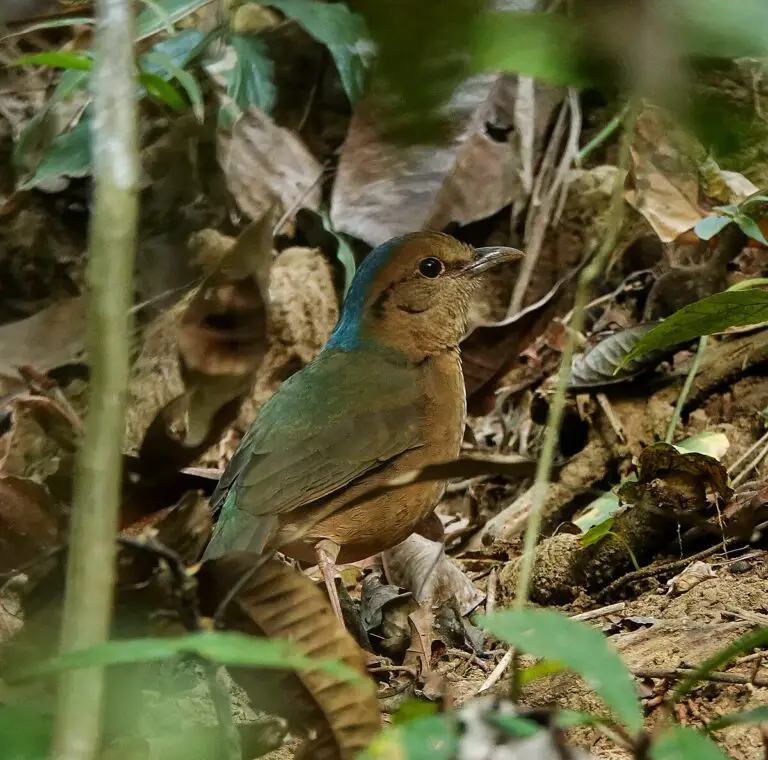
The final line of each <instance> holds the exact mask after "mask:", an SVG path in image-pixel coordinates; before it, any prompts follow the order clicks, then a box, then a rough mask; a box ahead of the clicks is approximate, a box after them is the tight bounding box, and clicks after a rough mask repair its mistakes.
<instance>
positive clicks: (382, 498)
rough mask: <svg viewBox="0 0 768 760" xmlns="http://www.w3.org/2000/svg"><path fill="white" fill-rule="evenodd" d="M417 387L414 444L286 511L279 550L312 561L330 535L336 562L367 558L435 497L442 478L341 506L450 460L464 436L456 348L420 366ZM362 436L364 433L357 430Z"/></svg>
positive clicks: (404, 532)
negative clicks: (295, 538)
mask: <svg viewBox="0 0 768 760" xmlns="http://www.w3.org/2000/svg"><path fill="white" fill-rule="evenodd" d="M417 381H418V382H420V384H421V386H422V389H423V398H424V404H423V407H422V410H423V411H422V419H421V420H420V425H421V426H422V430H421V436H420V437H421V440H422V441H423V442H424V443H423V445H422V446H419V447H418V448H413V449H409V450H408V451H405V452H403V453H402V454H400V455H399V456H397V457H395V458H394V459H392V460H390V461H389V462H388V463H386V464H385V465H383V466H382V467H381V468H379V469H378V470H376V471H374V472H370V473H368V474H366V475H365V476H364V477H363V478H361V479H360V480H359V481H356V482H355V483H353V484H351V485H350V486H349V487H347V488H345V489H344V490H343V491H342V492H340V493H338V494H335V495H334V496H333V497H331V498H330V499H326V500H323V501H322V502H319V503H317V504H316V505H314V506H313V507H312V508H310V509H309V510H306V511H302V515H301V519H300V520H299V519H296V522H295V524H293V520H294V519H295V518H298V517H299V516H298V515H293V514H291V513H288V514H286V515H285V517H284V519H283V522H282V531H283V535H284V536H285V538H286V539H287V541H286V542H285V543H284V546H283V551H284V552H285V553H286V554H289V555H290V556H293V557H296V558H297V559H301V560H304V561H312V560H313V557H314V548H313V547H314V545H315V543H316V542H317V541H319V540H320V539H323V538H325V539H330V540H331V541H333V542H334V543H336V544H338V545H339V546H340V547H341V552H340V554H339V557H338V561H339V562H341V563H345V562H355V561H357V560H360V559H364V558H365V557H370V556H372V555H373V554H376V553H378V552H381V551H386V550H387V549H389V548H391V547H392V546H394V545H396V544H398V543H400V542H401V541H404V540H405V539H406V538H407V537H408V536H409V535H410V534H411V533H412V532H413V530H414V528H415V527H416V526H417V525H418V524H419V523H420V522H421V521H422V520H423V519H424V518H425V517H426V516H428V515H429V514H430V513H431V512H432V510H434V508H435V506H437V503H438V501H439V500H440V498H441V496H442V494H443V491H444V489H445V485H444V483H442V482H430V483H418V482H417V483H412V484H411V485H409V486H406V487H404V488H398V489H393V490H390V491H387V492H385V493H383V494H381V495H379V496H376V497H375V498H373V499H370V500H367V501H364V502H362V503H360V504H354V505H352V506H348V507H347V506H345V504H346V503H349V502H352V501H354V500H355V499H357V498H358V497H359V496H360V495H361V494H363V493H364V492H365V491H368V490H370V489H373V488H376V487H377V486H382V485H385V484H386V483H388V482H389V481H391V480H392V479H393V478H397V477H399V476H401V475H404V474H405V473H408V472H412V471H413V470H417V469H420V468H422V467H424V466H426V465H428V464H434V463H437V462H444V461H447V460H451V459H455V458H456V457H457V456H458V454H459V449H460V446H461V440H462V437H463V434H464V419H465V416H466V400H465V396H464V380H463V376H462V373H461V360H460V358H459V355H458V352H456V353H453V352H452V353H450V354H441V355H440V356H439V357H436V358H435V359H433V360H430V361H428V362H425V364H424V365H422V373H421V376H420V377H419V378H418V380H417ZM360 435H361V436H364V435H365V431H364V430H361V431H360ZM329 507H330V509H331V512H332V513H331V514H330V516H328V517H325V518H324V519H321V520H319V521H318V522H317V523H316V524H315V525H313V527H312V528H311V529H310V530H309V532H306V526H307V523H308V522H309V523H311V522H312V521H313V514H312V513H315V514H319V513H320V511H321V510H328V508H329ZM297 530H304V531H305V532H304V535H303V537H302V539H301V541H300V542H292V541H291V540H290V538H289V536H290V535H291V533H292V532H294V531H297Z"/></svg>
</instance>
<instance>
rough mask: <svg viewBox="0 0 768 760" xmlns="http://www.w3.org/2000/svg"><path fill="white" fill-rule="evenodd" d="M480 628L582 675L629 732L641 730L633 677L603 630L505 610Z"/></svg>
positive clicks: (556, 616) (549, 613)
mask: <svg viewBox="0 0 768 760" xmlns="http://www.w3.org/2000/svg"><path fill="white" fill-rule="evenodd" d="M479 625H482V626H483V627H484V628H485V629H486V630H487V631H489V632H490V633H491V634H493V635H494V636H496V637H498V638H500V639H503V640H504V641H506V642H508V643H510V644H512V645H513V646H515V647H516V648H518V649H519V650H520V651H521V652H526V653H528V654H532V655H534V656H536V657H545V658H547V659H550V660H557V661H559V662H562V663H563V665H565V666H566V667H567V668H569V669H570V670H573V671H575V672H576V673H578V674H579V675H581V676H582V677H583V678H584V680H585V681H586V682H587V684H588V685H589V686H590V687H591V688H592V689H594V690H595V691H596V692H597V693H598V694H599V695H600V696H601V697H602V698H603V700H604V701H605V703H606V705H608V707H610V708H611V710H613V711H614V712H615V713H616V715H618V717H619V718H620V719H621V720H622V721H623V722H624V723H625V724H626V725H627V726H628V727H629V728H630V730H632V731H633V732H637V731H640V730H641V729H642V727H643V713H642V710H641V709H640V703H639V701H638V699H637V693H636V690H635V685H634V683H633V681H632V676H631V675H630V673H629V671H628V670H627V668H626V666H625V665H624V663H623V662H622V661H621V658H620V657H619V655H618V654H617V653H616V652H615V651H614V650H613V649H612V648H611V646H610V645H609V644H608V642H607V641H606V640H605V637H604V636H603V635H602V634H601V633H600V632H599V631H597V630H595V629H594V628H592V627H591V626H589V625H587V624H586V623H582V622H580V621H577V620H569V619H568V618H567V617H565V615H562V614H560V613H559V612H555V611H554V610H506V611H504V612H497V613H494V614H492V615H488V616H486V617H483V618H481V619H480V621H479Z"/></svg>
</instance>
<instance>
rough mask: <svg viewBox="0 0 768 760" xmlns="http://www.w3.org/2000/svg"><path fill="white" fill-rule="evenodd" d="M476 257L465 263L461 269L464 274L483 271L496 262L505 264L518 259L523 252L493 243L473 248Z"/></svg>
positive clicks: (495, 264) (493, 265) (496, 263)
mask: <svg viewBox="0 0 768 760" xmlns="http://www.w3.org/2000/svg"><path fill="white" fill-rule="evenodd" d="M475 252H476V253H477V258H475V260H474V261H471V262H470V263H469V264H467V265H466V266H465V267H464V268H463V269H462V270H461V271H462V272H463V273H464V274H468V275H472V276H474V275H476V274H480V273H481V272H485V271H486V270H488V269H490V268H491V267H495V266H497V265H498V264H505V263H507V262H508V261H518V260H519V259H522V258H523V256H525V254H524V253H523V252H522V251H518V250H517V248H507V247H505V246H503V245H493V246H489V247H487V248H475Z"/></svg>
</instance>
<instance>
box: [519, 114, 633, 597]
mask: <svg viewBox="0 0 768 760" xmlns="http://www.w3.org/2000/svg"><path fill="white" fill-rule="evenodd" d="M634 124H635V107H634V106H633V107H632V109H631V112H630V113H629V115H628V117H627V127H626V129H625V132H624V136H623V139H622V141H621V151H620V154H619V170H620V171H619V173H618V175H617V178H616V184H615V186H614V189H613V196H612V198H611V207H610V210H609V215H608V229H607V230H606V234H605V238H604V240H603V243H602V245H601V246H600V249H599V250H598V251H597V253H596V255H595V257H594V259H593V260H592V261H591V262H590V263H589V264H588V265H587V266H586V267H585V268H584V270H583V271H582V273H581V276H580V277H579V282H578V285H577V289H576V297H575V299H574V306H573V318H572V320H571V328H572V329H571V330H569V331H568V335H567V339H566V343H565V348H564V349H563V356H562V359H561V361H560V370H559V371H558V374H557V385H556V387H555V392H554V394H553V396H552V400H551V402H550V405H549V416H548V418H547V427H546V429H545V431H544V441H543V443H542V447H541V453H540V454H539V461H538V463H537V466H536V479H535V481H534V484H533V496H532V499H531V511H530V513H529V515H528V521H527V523H526V526H525V537H524V539H523V556H522V560H521V563H520V572H519V575H518V581H517V594H516V597H515V603H514V607H515V609H523V608H524V607H525V606H526V604H527V603H528V594H529V590H530V585H531V577H532V575H533V564H534V561H535V558H536V542H537V541H538V538H539V531H540V529H541V517H542V515H541V512H542V508H543V506H544V499H545V498H546V495H547V489H548V486H549V478H550V473H551V471H552V463H553V462H554V459H555V452H556V449H557V441H558V436H559V432H560V423H561V422H562V418H563V410H564V408H565V392H566V388H567V387H568V377H569V375H570V369H571V362H572V360H573V354H574V352H575V350H576V341H577V337H578V336H579V335H580V333H581V331H582V328H583V326H584V309H585V307H586V306H587V304H588V303H589V299H590V294H591V289H592V283H593V282H594V281H595V280H596V279H597V277H598V276H599V275H600V273H601V272H602V271H603V267H604V265H605V262H606V261H607V259H608V257H609V256H610V254H611V253H612V251H613V250H614V248H615V247H616V243H617V242H618V238H619V234H620V232H621V224H622V220H623V218H624V180H625V177H626V172H627V170H628V168H629V147H630V144H631V142H632V136H633V135H634Z"/></svg>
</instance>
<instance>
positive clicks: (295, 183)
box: [219, 106, 323, 219]
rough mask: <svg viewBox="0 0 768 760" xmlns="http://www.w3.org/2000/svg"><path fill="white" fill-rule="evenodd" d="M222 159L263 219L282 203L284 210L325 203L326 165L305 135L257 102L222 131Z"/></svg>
mask: <svg viewBox="0 0 768 760" xmlns="http://www.w3.org/2000/svg"><path fill="white" fill-rule="evenodd" d="M219 152H220V159H219V160H220V163H221V165H222V168H223V169H224V173H225V175H226V177H227V184H228V186H229V189H230V192H231V193H232V195H233V196H234V198H235V201H236V202H237V205H238V207H239V208H240V210H241V211H243V212H244V213H245V214H247V215H248V216H249V217H250V218H251V219H261V218H262V217H263V216H264V215H265V214H266V213H267V212H268V211H269V210H270V209H271V208H272V207H273V206H274V205H275V202H278V203H279V206H280V207H281V212H284V211H287V210H289V209H294V208H298V207H299V206H303V207H305V208H311V209H313V210H315V211H316V210H317V209H318V208H319V207H320V197H321V194H320V183H319V179H320V176H321V175H322V171H323V169H322V167H321V166H320V164H318V163H317V161H316V160H315V159H314V157H313V156H312V154H311V153H310V152H309V151H308V150H307V148H306V147H305V146H304V144H303V143H302V142H301V140H299V138H298V137H297V136H296V135H295V134H293V132H290V131H289V130H287V129H283V128H282V127H278V126H277V124H275V122H274V121H272V119H270V118H269V116H267V115H266V114H264V113H262V112H261V111H259V110H258V109H257V108H255V107H253V106H252V107H251V108H249V109H248V110H247V111H245V112H244V113H243V114H242V115H241V116H240V117H239V118H238V119H237V121H236V122H235V124H234V126H233V127H232V134H231V136H229V135H225V134H222V135H221V136H220V151H219Z"/></svg>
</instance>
